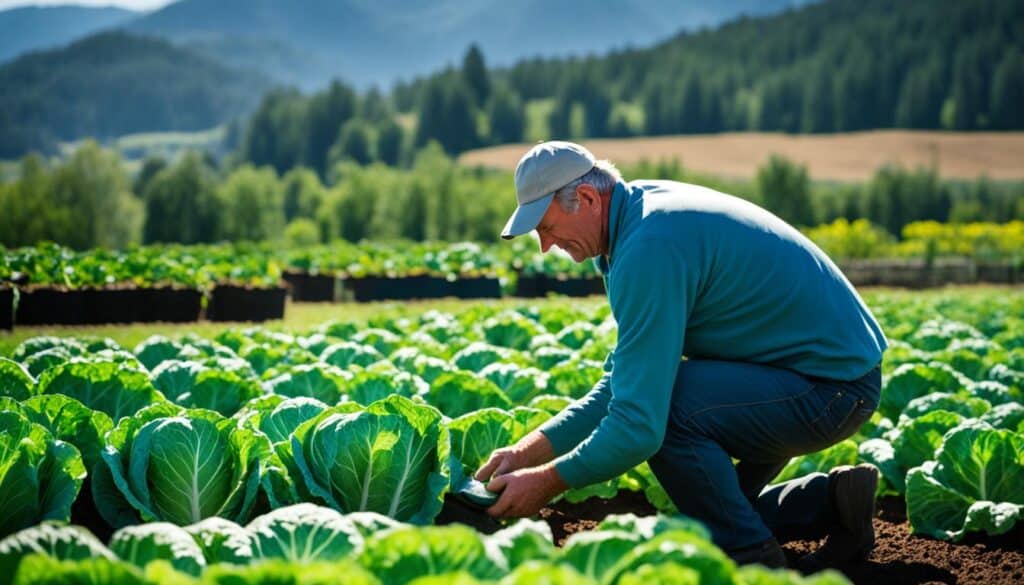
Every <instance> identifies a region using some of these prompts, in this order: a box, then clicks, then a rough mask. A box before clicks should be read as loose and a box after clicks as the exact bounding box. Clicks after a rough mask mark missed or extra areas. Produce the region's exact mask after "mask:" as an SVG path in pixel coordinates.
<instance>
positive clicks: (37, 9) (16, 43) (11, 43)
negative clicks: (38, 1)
mask: <svg viewBox="0 0 1024 585" xmlns="http://www.w3.org/2000/svg"><path fill="white" fill-rule="evenodd" d="M137 16H139V13H138V12H134V11H132V10H124V9H122V8H114V7H112V6H104V7H88V6H25V7H21V8H12V9H10V10H2V11H0V63H3V62H5V61H8V60H10V59H13V58H14V57H17V56H18V55H21V54H23V53H27V52H29V51H35V50H39V49H49V48H52V47H58V46H61V45H65V44H67V43H70V42H71V41H73V40H76V39H79V38H81V37H84V36H86V35H89V34H92V33H94V32H97V31H100V30H103V29H108V28H111V27H114V26H119V25H121V24H124V23H125V22H128V21H129V20H131V19H133V18H135V17H137Z"/></svg>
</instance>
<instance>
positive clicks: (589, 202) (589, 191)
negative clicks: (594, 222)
mask: <svg viewBox="0 0 1024 585" xmlns="http://www.w3.org/2000/svg"><path fill="white" fill-rule="evenodd" d="M576 197H578V198H579V200H580V203H581V204H583V203H586V208H587V210H588V211H589V212H590V213H591V214H594V215H601V194H600V193H598V191H597V188H595V187H594V186H593V185H588V184H586V183H584V184H582V185H579V186H577V187H576Z"/></svg>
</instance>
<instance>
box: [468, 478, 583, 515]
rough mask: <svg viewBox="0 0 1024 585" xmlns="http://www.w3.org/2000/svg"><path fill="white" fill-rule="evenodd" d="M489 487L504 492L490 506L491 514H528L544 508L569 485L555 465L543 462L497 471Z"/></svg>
mask: <svg viewBox="0 0 1024 585" xmlns="http://www.w3.org/2000/svg"><path fill="white" fill-rule="evenodd" d="M487 489H489V490H491V491H492V492H501V497H500V498H499V499H498V502H497V503H496V504H494V505H493V506H491V507H490V508H488V509H487V513H488V514H490V515H491V516H492V517H494V518H525V517H527V516H533V515H535V514H536V513H537V512H540V509H541V508H543V507H544V506H546V505H547V504H548V502H550V501H551V500H552V499H553V498H554V497H555V496H557V495H558V494H560V493H562V492H564V491H565V490H567V489H569V486H568V485H567V484H566V483H565V481H564V480H563V479H562V476H561V475H559V474H558V470H557V469H556V468H555V466H554V465H543V466H541V467H531V468H529V469H521V470H519V471H513V472H511V473H506V474H503V475H496V476H495V477H494V479H492V480H491V481H490V482H489V483H488V484H487Z"/></svg>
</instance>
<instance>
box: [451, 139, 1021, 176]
mask: <svg viewBox="0 0 1024 585" xmlns="http://www.w3.org/2000/svg"><path fill="white" fill-rule="evenodd" d="M583 144H584V145H585V146H587V148H589V149H590V150H591V151H593V153H594V154H595V155H596V156H598V157H599V158H607V159H610V160H612V161H613V162H617V163H633V162H637V161H640V160H642V159H648V160H658V159H672V158H676V159H679V160H680V161H681V162H682V164H683V166H685V167H687V168H689V169H692V170H695V171H698V172H702V173H708V174H713V175H717V176H722V177H734V178H739V179H749V178H752V177H754V175H755V174H756V173H757V168H758V167H759V166H761V165H762V164H763V163H764V161H765V160H766V159H767V158H768V156H769V155H771V154H772V153H777V154H781V155H783V156H785V157H787V158H789V159H791V160H794V161H798V162H801V163H803V164H806V165H807V169H808V173H809V174H810V176H811V178H812V179H816V180H817V179H826V180H835V181H860V180H863V179H866V178H869V177H870V176H871V175H872V174H873V173H874V172H875V171H876V170H877V169H878V167H880V166H882V165H884V164H886V163H889V162H895V163H899V164H902V165H903V166H905V167H910V168H912V167H917V166H930V165H932V164H934V165H935V166H936V167H937V168H938V171H939V175H940V176H942V177H944V178H951V179H952V178H957V179H974V178H976V177H978V176H979V175H982V174H985V175H988V177H989V178H991V179H998V180H1011V179H1024V132H998V133H997V132H984V133H981V132H979V133H954V132H932V131H922V132H913V131H904V130H878V131H872V132H854V133H849V134H817V135H806V134H805V135H789V134H770V133H728V134H705V135H693V136H658V137H649V138H622V139H598V140H585V141H583ZM528 146H529V145H525V144H512V145H503V146H495V147H491V148H482V149H479V150H473V151H470V152H467V153H465V154H463V155H462V156H461V157H460V158H459V160H460V162H463V163H468V164H480V165H485V166H492V167H499V168H507V169H512V168H514V167H515V165H516V162H517V161H518V160H519V157H521V156H522V154H523V152H525V151H526V149H527V148H528Z"/></svg>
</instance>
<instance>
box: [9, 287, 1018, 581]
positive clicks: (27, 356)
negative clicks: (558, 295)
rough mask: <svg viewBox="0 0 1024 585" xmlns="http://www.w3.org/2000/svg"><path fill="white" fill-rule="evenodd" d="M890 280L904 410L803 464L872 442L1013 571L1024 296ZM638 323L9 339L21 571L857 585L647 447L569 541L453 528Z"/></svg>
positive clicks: (413, 319) (848, 460) (380, 319)
mask: <svg viewBox="0 0 1024 585" xmlns="http://www.w3.org/2000/svg"><path fill="white" fill-rule="evenodd" d="M1010 290H1011V291H1012V289H1010ZM866 298H867V300H868V302H869V304H870V305H871V307H872V309H873V311H874V312H875V315H876V316H877V317H878V319H879V321H880V323H881V324H882V325H883V328H884V329H885V331H886V334H887V336H888V337H889V339H890V342H891V348H890V349H889V351H888V352H887V353H886V355H885V360H884V362H883V374H884V379H883V384H884V387H883V394H882V401H881V405H880V407H879V410H878V412H877V413H876V414H875V416H874V417H873V418H872V419H871V421H870V422H869V423H867V424H866V425H865V426H864V427H863V428H862V429H860V431H859V432H858V433H857V434H856V435H855V436H854V437H851V438H850V439H848V440H846V441H843V442H841V443H839V444H837V445H835V446H833V447H831V448H829V449H827V450H825V451H822V452H820V453H816V454H812V455H808V456H804V457H799V458H796V459H794V460H793V461H792V462H791V463H790V464H789V465H788V466H787V467H786V468H785V469H784V470H783V471H782V472H781V474H780V476H779V478H778V480H782V479H788V478H793V477H798V476H800V475H803V474H805V473H809V472H812V471H819V470H828V469H830V468H831V467H834V466H836V465H841V464H853V463H858V462H864V461H866V462H871V463H873V464H875V465H876V466H878V467H879V469H880V470H881V472H882V476H883V478H884V480H883V481H882V482H881V485H880V486H879V494H878V496H879V498H880V502H890V503H891V502H897V503H898V506H900V507H903V506H905V515H906V520H907V522H908V524H907V526H908V529H909V531H911V532H912V533H913V534H914V535H915V536H914V537H913V539H914V541H915V542H922V543H925V542H936V541H938V542H941V543H942V546H946V547H950V548H949V549H948V550H953V551H955V550H959V549H957V548H956V547H958V546H965V545H959V544H957V543H960V542H967V543H972V544H973V543H978V542H982V543H985V542H990V541H991V542H999V543H1002V542H1004V541H1005V539H1007V538H1010V539H1017V538H1020V539H1021V540H1019V542H1020V546H1018V547H1017V553H1016V554H1017V556H1016V557H1012V558H1011V559H1010V560H1009V561H1007V562H1009V563H1010V565H1009V566H1011V569H1010V570H1009V571H1008V572H1006V574H1005V575H1002V576H1003V577H1005V578H1006V579H1007V581H1006V582H1013V581H1014V580H1019V579H1024V576H1022V575H1018V574H1016V573H1014V572H1013V571H1015V570H1018V569H1019V570H1024V566H1021V565H1019V563H1021V559H1022V558H1024V555H1021V554H1020V551H1021V549H1024V295H1021V294H1020V293H1019V292H1009V293H1007V292H1006V291H997V292H972V293H971V294H959V293H955V292H944V293H941V294H929V295H923V294H922V295H913V294H908V293H890V292H876V293H872V294H869V295H867V297H866ZM114 337H116V336H114ZM615 339H616V325H615V322H614V320H613V319H612V317H611V315H610V312H609V310H608V307H607V306H606V304H597V303H593V302H576V301H568V300H566V301H563V302H544V303H539V304H538V305H526V304H523V305H510V304H506V303H491V304H484V303H465V304H463V305H460V308H458V309H456V310H453V311H439V310H432V309H429V308H425V309H424V308H421V309H417V308H416V307H415V306H414V305H409V306H404V307H399V308H390V309H385V310H381V311H378V312H375V313H371V314H370V316H369V317H368V318H367V319H365V320H343V319H342V320H333V321H330V322H327V323H323V324H321V325H318V326H316V327H313V328H299V329H290V328H287V327H284V328H282V327H272V326H266V327H236V328H229V329H223V330H220V331H219V332H216V333H215V334H212V335H208V336H199V335H196V334H194V333H189V332H188V329H187V328H185V327H177V328H175V327H168V332H167V333H166V334H158V335H152V336H150V337H148V338H146V339H144V340H142V341H141V342H139V343H137V344H135V343H132V344H124V345H122V344H123V343H124V341H123V340H115V339H114V338H112V337H101V336H92V335H82V334H76V335H71V336H52V335H43V336H36V337H30V338H28V339H25V340H24V341H22V342H20V343H19V344H18V345H17V346H16V347H15V348H14V349H13V351H10V352H9V354H8V355H6V356H5V357H0V583H2V582H14V583H67V582H78V583H193V582H202V583H232V584H234V583H239V584H240V583H339V582H343V583H411V582H416V583H453V582H454V583H478V582H481V583H485V582H486V583H490V582H501V583H537V582H549V583H623V584H625V583H645V584H650V585H653V584H655V583H666V584H667V583H803V582H808V583H844V582H846V578H845V577H843V576H842V575H841V574H839V573H837V572H827V573H822V574H819V575H816V576H811V577H801V576H799V575H798V574H796V573H793V572H773V571H769V570H767V569H763V568H759V567H743V568H738V567H736V566H735V564H734V563H733V562H732V561H731V560H730V559H729V558H728V557H727V556H725V555H724V553H722V551H720V550H719V549H718V548H717V547H715V546H714V545H713V544H712V543H711V542H710V540H709V539H708V534H707V532H706V530H705V529H704V528H703V526H701V525H700V524H699V523H697V522H695V521H692V520H689V519H686V518H682V517H679V516H674V515H673V512H674V507H673V505H672V503H671V501H669V499H668V498H667V496H666V494H665V492H664V490H663V489H662V488H661V486H660V485H658V483H657V480H656V479H655V478H654V476H653V474H652V473H651V471H650V470H649V468H648V467H647V466H646V464H642V465H640V466H638V467H637V468H635V469H633V470H632V471H630V472H628V473H626V474H624V475H623V476H621V477H619V478H616V479H615V480H612V481H609V482H605V483H603V484H599V485H595V486H590V487H588V488H585V489H580V490H571V491H570V492H568V493H566V494H565V495H564V496H563V498H562V500H561V501H560V502H557V503H555V504H553V506H554V507H555V508H557V509H560V510H565V509H569V508H571V507H572V506H575V505H583V504H588V503H589V504H593V503H594V502H602V501H608V502H615V501H621V500H622V498H623V496H624V494H625V495H629V497H630V498H632V499H630V500H629V501H633V502H640V505H637V506H635V508H636V509H635V510H630V511H632V512H634V513H632V514H618V515H608V516H607V517H605V518H603V519H598V520H596V521H594V522H593V523H592V524H590V525H588V526H586V528H593V529H592V530H575V531H574V530H569V531H568V532H569V533H570V534H569V535H568V537H567V538H562V537H560V536H559V533H558V532H554V533H553V526H552V525H551V518H553V517H554V516H552V515H550V514H549V515H542V516H543V518H542V519H541V520H537V519H534V520H521V521H519V522H514V523H506V525H505V526H502V527H500V530H498V531H497V532H494V533H492V534H486V533H485V532H483V531H479V530H475V529H473V528H470V527H468V526H465V525H459V524H452V525H444V526H441V525H438V524H439V523H441V522H446V521H447V520H446V518H447V517H448V516H447V515H446V512H445V511H446V510H447V509H448V508H449V507H450V505H451V499H452V496H451V493H452V491H453V489H452V488H453V486H456V485H458V484H459V482H460V481H461V480H462V479H464V478H465V477H466V476H467V475H470V474H471V473H472V472H473V471H474V470H476V469H477V468H478V467H479V466H480V465H481V464H482V463H483V462H484V461H485V459H486V458H487V456H488V455H489V454H490V452H491V451H492V450H493V449H496V448H498V447H502V446H505V445H508V444H510V443H512V442H514V441H516V440H517V439H518V438H520V437H522V436H523V435H525V434H526V433H528V432H529V431H530V430H532V429H534V428H536V427H537V426H538V425H540V424H541V423H542V422H544V421H545V420H547V419H548V418H549V417H551V416H552V415H553V414H554V413H557V412H558V411H559V410H560V409H562V408H563V407H565V406H566V405H567V404H569V403H570V402H571V401H572V400H573V399H574V398H578V397H580V396H582V395H583V394H584V393H586V392H587V391H588V390H589V389H590V387H591V386H592V384H593V383H594V382H595V381H596V380H597V379H598V378H599V377H600V375H601V373H602V361H603V360H604V358H605V356H606V355H607V354H608V352H609V351H610V350H611V349H612V348H613V347H614V345H615ZM0 347H2V346H0ZM559 506H561V508H558V507H559ZM901 509H902V508H901ZM654 511H657V512H658V513H657V514H653V513H652V512H654ZM555 528H557V529H558V531H563V530H564V529H565V527H564V526H558V527H555ZM986 539H988V540H986ZM992 539H995V540H992ZM1000 539H1002V540H1000ZM556 540H557V542H556ZM946 543H948V544H946ZM1000 546H1002V545H1000ZM1010 548H1011V549H1012V546H1011V547H1010ZM1008 554H1013V551H1012V550H1011V551H1010V553H1008ZM1018 557H1020V558H1018ZM1001 558H1002V557H1001ZM1013 563H1018V565H1014V564H1013ZM840 568H842V567H840ZM847 574H848V575H850V574H852V575H853V576H854V579H855V580H859V579H858V578H857V574H856V572H853V573H851V572H849V571H847ZM961 582H963V581H961Z"/></svg>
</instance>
